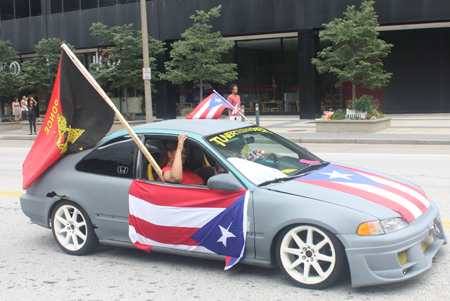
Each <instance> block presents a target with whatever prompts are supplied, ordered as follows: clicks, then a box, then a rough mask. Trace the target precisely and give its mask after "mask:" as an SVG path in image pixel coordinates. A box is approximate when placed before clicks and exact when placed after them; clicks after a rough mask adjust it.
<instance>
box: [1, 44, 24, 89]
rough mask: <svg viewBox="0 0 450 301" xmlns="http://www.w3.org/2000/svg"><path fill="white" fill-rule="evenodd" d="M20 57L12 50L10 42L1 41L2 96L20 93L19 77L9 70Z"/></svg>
mask: <svg viewBox="0 0 450 301" xmlns="http://www.w3.org/2000/svg"><path fill="white" fill-rule="evenodd" d="M18 55H19V53H18V52H17V51H15V50H14V49H13V48H12V42H11V41H10V40H8V41H2V40H0V96H5V97H9V96H14V95H16V94H17V93H18V91H19V87H20V82H19V77H18V75H15V74H14V70H12V69H10V68H9V66H10V65H11V63H12V62H13V61H14V59H15V58H16V57H17V56H18Z"/></svg>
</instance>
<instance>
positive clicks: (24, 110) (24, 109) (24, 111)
mask: <svg viewBox="0 0 450 301" xmlns="http://www.w3.org/2000/svg"><path fill="white" fill-rule="evenodd" d="M20 109H21V111H22V120H24V119H26V118H27V117H28V101H27V97H26V96H25V95H24V96H22V100H21V101H20Z"/></svg>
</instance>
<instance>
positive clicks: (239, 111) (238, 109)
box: [213, 90, 251, 123]
mask: <svg viewBox="0 0 450 301" xmlns="http://www.w3.org/2000/svg"><path fill="white" fill-rule="evenodd" d="M213 92H214V93H216V94H217V95H219V96H220V98H222V99H223V100H225V101H226V103H227V104H229V105H230V106H232V105H231V103H229V102H228V100H226V99H225V98H223V96H222V95H220V94H219V93H217V92H216V90H213ZM237 111H238V113H239V114H241V116H242V117H244V119H245V120H246V121H247V122H248V123H251V122H250V120H248V119H247V117H245V115H244V114H242V112H241V108H237Z"/></svg>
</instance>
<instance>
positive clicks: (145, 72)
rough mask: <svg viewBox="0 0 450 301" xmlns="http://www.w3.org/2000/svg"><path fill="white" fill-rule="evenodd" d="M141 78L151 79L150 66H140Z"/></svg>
mask: <svg viewBox="0 0 450 301" xmlns="http://www.w3.org/2000/svg"><path fill="white" fill-rule="evenodd" d="M142 78H143V79H144V80H151V79H152V68H142Z"/></svg>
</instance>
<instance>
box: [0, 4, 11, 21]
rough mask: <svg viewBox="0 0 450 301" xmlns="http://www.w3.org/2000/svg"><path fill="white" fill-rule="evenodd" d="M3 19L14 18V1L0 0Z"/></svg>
mask: <svg viewBox="0 0 450 301" xmlns="http://www.w3.org/2000/svg"><path fill="white" fill-rule="evenodd" d="M0 12H1V18H2V19H1V20H2V21H6V20H14V1H13V0H0Z"/></svg>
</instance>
